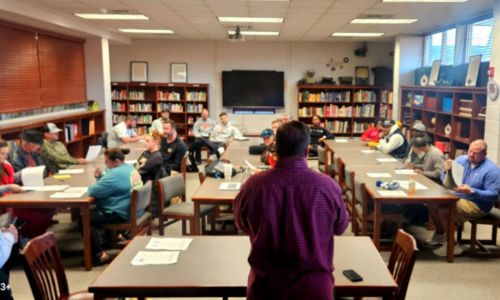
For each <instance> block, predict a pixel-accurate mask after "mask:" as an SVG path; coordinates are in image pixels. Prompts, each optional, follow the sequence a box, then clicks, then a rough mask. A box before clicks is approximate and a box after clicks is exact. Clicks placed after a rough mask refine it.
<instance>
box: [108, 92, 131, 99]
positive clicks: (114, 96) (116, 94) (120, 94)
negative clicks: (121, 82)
mask: <svg viewBox="0 0 500 300" xmlns="http://www.w3.org/2000/svg"><path fill="white" fill-rule="evenodd" d="M127 98H128V92H127V90H112V91H111V99H116V100H126V99H127Z"/></svg>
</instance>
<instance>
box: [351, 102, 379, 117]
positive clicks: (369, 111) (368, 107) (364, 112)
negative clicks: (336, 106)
mask: <svg viewBox="0 0 500 300" xmlns="http://www.w3.org/2000/svg"><path fill="white" fill-rule="evenodd" d="M352 114H353V116H354V117H369V118H372V117H374V116H375V104H363V105H355V106H354V109H353V112H352Z"/></svg>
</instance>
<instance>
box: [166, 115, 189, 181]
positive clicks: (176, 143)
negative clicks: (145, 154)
mask: <svg viewBox="0 0 500 300" xmlns="http://www.w3.org/2000/svg"><path fill="white" fill-rule="evenodd" d="M186 151H187V147H186V144H184V142H183V141H182V140H181V139H180V138H179V137H178V136H177V129H176V128H175V122H174V121H173V120H169V121H167V122H165V124H163V139H162V140H161V146H160V152H161V155H162V158H163V166H164V168H165V171H166V172H167V174H168V175H170V174H171V172H172V171H177V172H179V173H180V172H181V165H182V158H183V157H184V155H185V154H186Z"/></svg>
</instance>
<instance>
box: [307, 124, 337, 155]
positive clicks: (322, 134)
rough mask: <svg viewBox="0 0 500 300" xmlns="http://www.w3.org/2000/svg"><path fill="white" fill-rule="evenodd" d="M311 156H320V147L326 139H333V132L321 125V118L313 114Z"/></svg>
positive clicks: (310, 130) (310, 143) (310, 134)
mask: <svg viewBox="0 0 500 300" xmlns="http://www.w3.org/2000/svg"><path fill="white" fill-rule="evenodd" d="M309 136H310V141H309V156H310V157H317V156H318V147H319V146H320V145H321V144H322V143H323V141H324V140H326V139H333V138H335V137H334V136H333V133H331V132H330V131H328V130H327V129H326V128H325V127H323V126H322V125H321V119H320V118H319V116H318V115H313V116H312V125H311V127H309Z"/></svg>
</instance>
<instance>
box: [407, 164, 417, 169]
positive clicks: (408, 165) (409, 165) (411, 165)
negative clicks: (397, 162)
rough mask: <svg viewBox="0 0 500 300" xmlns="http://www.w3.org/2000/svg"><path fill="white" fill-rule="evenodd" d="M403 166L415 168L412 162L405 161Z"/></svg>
mask: <svg viewBox="0 0 500 300" xmlns="http://www.w3.org/2000/svg"><path fill="white" fill-rule="evenodd" d="M405 167H406V168H407V169H414V168H415V165H414V164H412V163H406V164H405Z"/></svg>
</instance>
